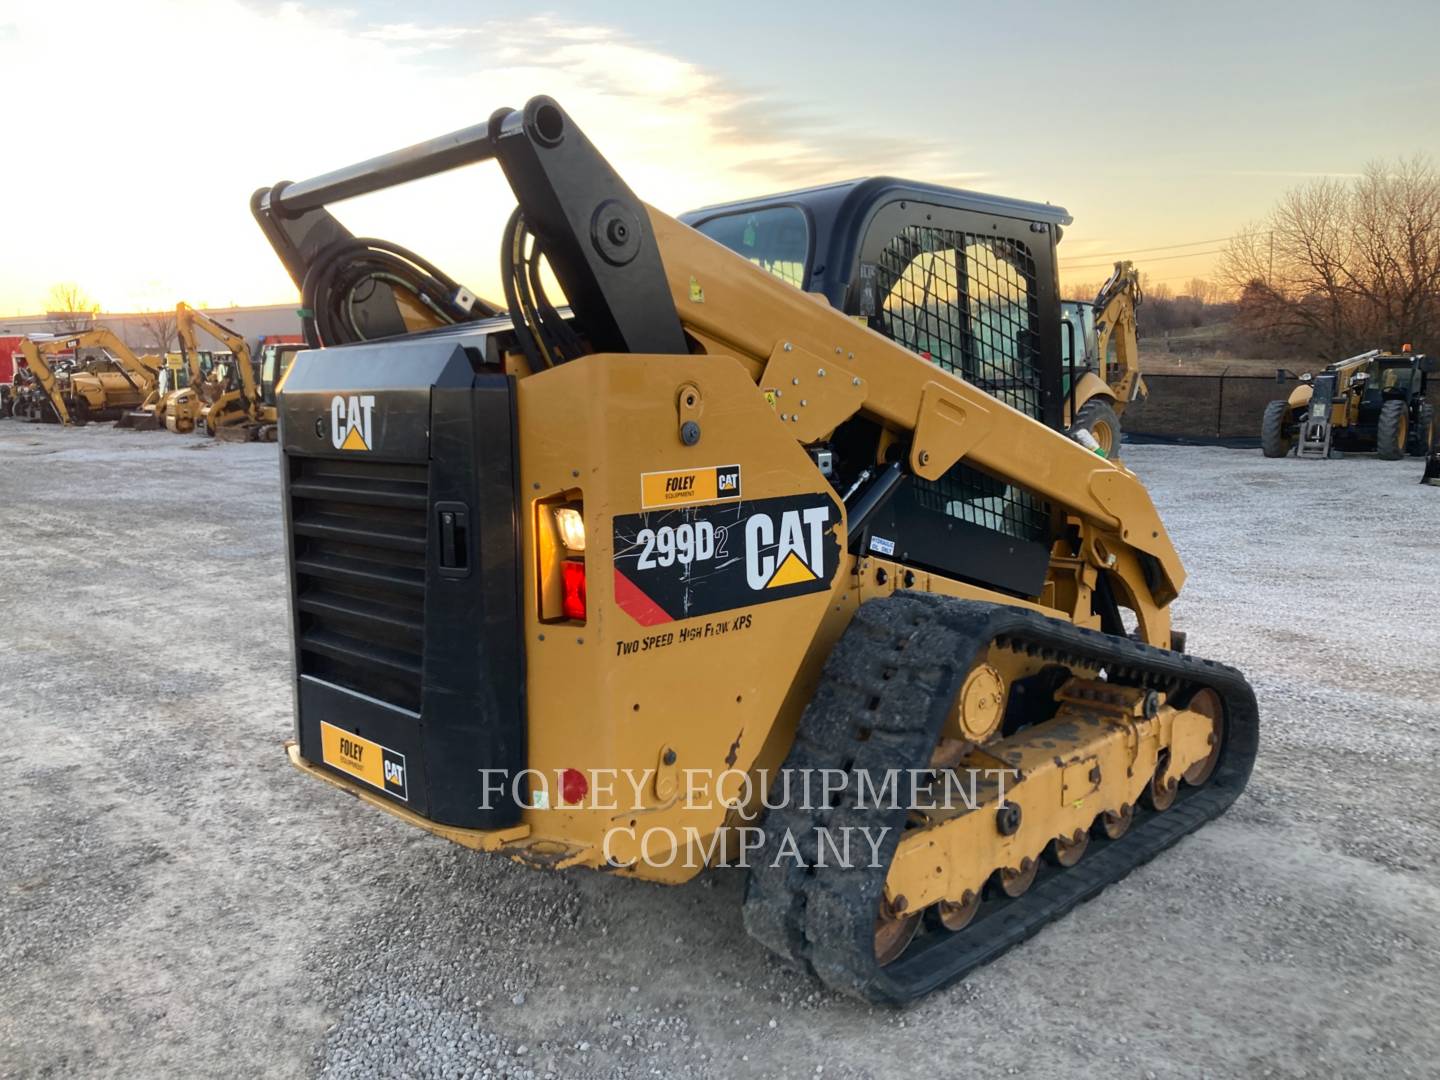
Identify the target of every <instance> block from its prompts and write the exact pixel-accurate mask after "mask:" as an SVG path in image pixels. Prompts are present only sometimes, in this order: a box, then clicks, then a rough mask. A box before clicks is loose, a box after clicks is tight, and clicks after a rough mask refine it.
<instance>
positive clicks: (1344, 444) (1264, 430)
mask: <svg viewBox="0 0 1440 1080" xmlns="http://www.w3.org/2000/svg"><path fill="white" fill-rule="evenodd" d="M1437 370H1440V358H1437V357H1433V356H1425V355H1422V354H1420V353H1416V352H1412V351H1411V349H1410V346H1408V345H1406V346H1405V347H1404V348H1403V349H1402V350H1401V351H1400V352H1398V353H1388V352H1383V351H1381V350H1380V349H1371V350H1370V351H1369V352H1363V353H1360V354H1359V355H1358V356H1352V357H1350V358H1349V359H1347V360H1337V361H1336V362H1335V363H1333V364H1329V365H1327V366H1326V368H1325V369H1324V370H1323V371H1321V372H1319V373H1318V374H1314V375H1312V374H1311V373H1309V372H1306V373H1305V374H1303V375H1301V376H1300V377H1299V378H1300V385H1299V386H1297V387H1295V389H1294V390H1292V391H1291V392H1290V396H1289V398H1288V399H1286V400H1285V401H1272V402H1270V404H1269V405H1267V406H1265V414H1264V416H1263V417H1262V418H1261V421H1260V446H1261V449H1262V451H1263V452H1264V454H1265V456H1266V457H1270V458H1278V457H1285V455H1287V454H1289V453H1291V452H1292V450H1293V452H1294V454H1295V456H1296V457H1301V458H1328V457H1330V456H1331V452H1332V451H1333V450H1342V451H1343V450H1357V451H1367V450H1368V451H1374V452H1375V453H1376V454H1377V455H1378V456H1379V457H1380V458H1381V459H1383V460H1385V461H1399V460H1400V459H1401V458H1403V457H1404V456H1405V455H1406V454H1407V453H1409V454H1410V455H1411V456H1413V457H1424V456H1425V455H1426V454H1428V453H1429V452H1430V448H1431V446H1432V445H1433V444H1434V441H1435V409H1434V407H1433V406H1432V405H1431V404H1430V403H1429V402H1428V401H1427V400H1426V399H1425V390H1426V385H1427V382H1428V380H1429V377H1430V376H1431V375H1432V374H1434V373H1435V372H1436V371H1437ZM1287 377H1292V378H1293V377H1294V376H1291V375H1290V373H1289V372H1286V371H1285V370H1284V369H1281V370H1279V371H1277V372H1276V373H1275V381H1276V382H1280V383H1283V382H1285V380H1286V378H1287Z"/></svg>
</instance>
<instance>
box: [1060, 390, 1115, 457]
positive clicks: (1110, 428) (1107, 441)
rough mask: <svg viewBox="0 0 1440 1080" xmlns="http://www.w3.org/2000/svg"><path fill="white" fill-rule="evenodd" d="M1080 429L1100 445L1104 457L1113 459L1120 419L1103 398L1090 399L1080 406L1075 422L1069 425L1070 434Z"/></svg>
mask: <svg viewBox="0 0 1440 1080" xmlns="http://www.w3.org/2000/svg"><path fill="white" fill-rule="evenodd" d="M1082 428H1083V429H1084V430H1086V431H1088V432H1089V433H1090V437H1091V438H1093V439H1094V440H1095V441H1096V442H1097V443H1099V444H1100V450H1101V452H1102V455H1103V456H1104V457H1107V458H1111V457H1114V456H1115V454H1116V453H1117V452H1118V451H1119V449H1120V417H1119V416H1118V415H1116V412H1115V410H1114V409H1113V408H1112V407H1111V405H1110V402H1108V401H1106V400H1105V399H1104V398H1102V397H1092V398H1091V399H1090V400H1089V401H1087V402H1085V404H1084V405H1081V406H1080V410H1079V412H1077V413H1076V414H1075V422H1074V423H1073V424H1071V425H1070V432H1071V434H1074V433H1075V432H1077V431H1079V430H1081V429H1082Z"/></svg>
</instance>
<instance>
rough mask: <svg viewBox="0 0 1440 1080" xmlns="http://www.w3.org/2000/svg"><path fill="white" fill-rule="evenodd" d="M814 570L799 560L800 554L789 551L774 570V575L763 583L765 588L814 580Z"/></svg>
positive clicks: (775, 587)
mask: <svg viewBox="0 0 1440 1080" xmlns="http://www.w3.org/2000/svg"><path fill="white" fill-rule="evenodd" d="M814 580H815V572H814V571H813V570H811V569H810V568H809V567H808V566H806V565H805V564H804V563H803V562H801V561H800V556H799V555H796V554H795V552H793V551H792V552H791V553H790V554H789V555H787V556H785V561H784V562H782V563H781V564H780V565H779V566H778V567H777V568H776V570H775V576H774V577H772V578H771V579H770V580H769V581H767V582H766V583H765V587H766V588H767V589H778V588H779V587H780V586H782V585H798V584H800V583H801V582H802V581H814Z"/></svg>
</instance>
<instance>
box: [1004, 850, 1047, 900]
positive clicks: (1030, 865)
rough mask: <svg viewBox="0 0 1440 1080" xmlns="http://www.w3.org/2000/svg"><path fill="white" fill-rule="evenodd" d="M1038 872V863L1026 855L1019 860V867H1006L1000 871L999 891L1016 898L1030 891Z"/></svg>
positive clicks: (1013, 898) (1012, 898)
mask: <svg viewBox="0 0 1440 1080" xmlns="http://www.w3.org/2000/svg"><path fill="white" fill-rule="evenodd" d="M1039 872H1040V863H1039V862H1038V861H1036V860H1035V859H1032V858H1030V856H1029V855H1026V856H1025V858H1023V859H1021V860H1020V867H1019V869H1013V868H1011V867H1006V868H1005V869H1003V870H1001V871H1000V891H1001V892H1003V893H1004V894H1005V895H1006V896H1008V897H1010V899H1011V900H1015V899H1018V898H1019V897H1022V896H1024V895H1025V894H1026V893H1027V892H1029V891H1030V886H1031V885H1034V884H1035V875H1036V874H1038V873H1039Z"/></svg>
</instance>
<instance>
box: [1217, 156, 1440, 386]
mask: <svg viewBox="0 0 1440 1080" xmlns="http://www.w3.org/2000/svg"><path fill="white" fill-rule="evenodd" d="M1222 273H1223V275H1224V278H1225V281H1226V283H1227V284H1228V285H1229V286H1230V287H1232V288H1233V289H1235V290H1236V292H1237V293H1238V294H1239V297H1240V301H1239V309H1238V314H1237V323H1238V324H1239V327H1240V329H1241V330H1242V331H1243V332H1244V333H1246V334H1247V335H1248V336H1250V337H1251V338H1252V339H1253V340H1254V341H1256V342H1257V343H1259V344H1261V345H1262V346H1265V347H1267V348H1268V349H1269V350H1270V352H1271V354H1272V355H1312V356H1319V357H1322V358H1324V359H1327V360H1334V359H1338V358H1340V357H1343V356H1347V355H1350V354H1353V353H1355V352H1359V351H1361V350H1363V349H1367V348H1376V347H1383V348H1395V347H1398V346H1399V345H1401V344H1404V343H1406V342H1414V343H1418V344H1419V347H1426V345H1425V343H1428V342H1432V341H1435V340H1436V335H1437V334H1440V172H1437V171H1436V169H1435V167H1434V166H1433V165H1432V164H1431V163H1430V162H1429V161H1428V160H1426V159H1424V158H1420V157H1416V158H1411V159H1409V160H1405V161H1399V162H1396V163H1394V164H1386V163H1383V162H1376V163H1372V164H1371V165H1369V166H1367V167H1366V169H1365V172H1364V174H1363V175H1362V176H1360V177H1358V178H1357V179H1356V180H1354V181H1353V182H1352V183H1348V184H1346V183H1342V182H1340V181H1338V180H1333V179H1323V180H1317V181H1313V182H1311V183H1309V184H1306V185H1304V186H1303V187H1298V188H1295V189H1293V190H1292V191H1289V192H1287V193H1286V194H1285V196H1284V197H1283V198H1281V200H1280V202H1279V203H1278V204H1277V205H1276V207H1275V208H1274V210H1272V211H1271V213H1270V216H1269V218H1268V219H1267V220H1266V221H1264V222H1261V223H1257V224H1254V225H1251V226H1248V227H1247V228H1245V229H1244V230H1242V231H1241V233H1240V234H1239V235H1238V236H1236V238H1235V239H1234V240H1233V241H1232V242H1231V243H1230V245H1229V247H1228V249H1227V250H1226V253H1225V256H1224V259H1223V262H1222Z"/></svg>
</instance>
